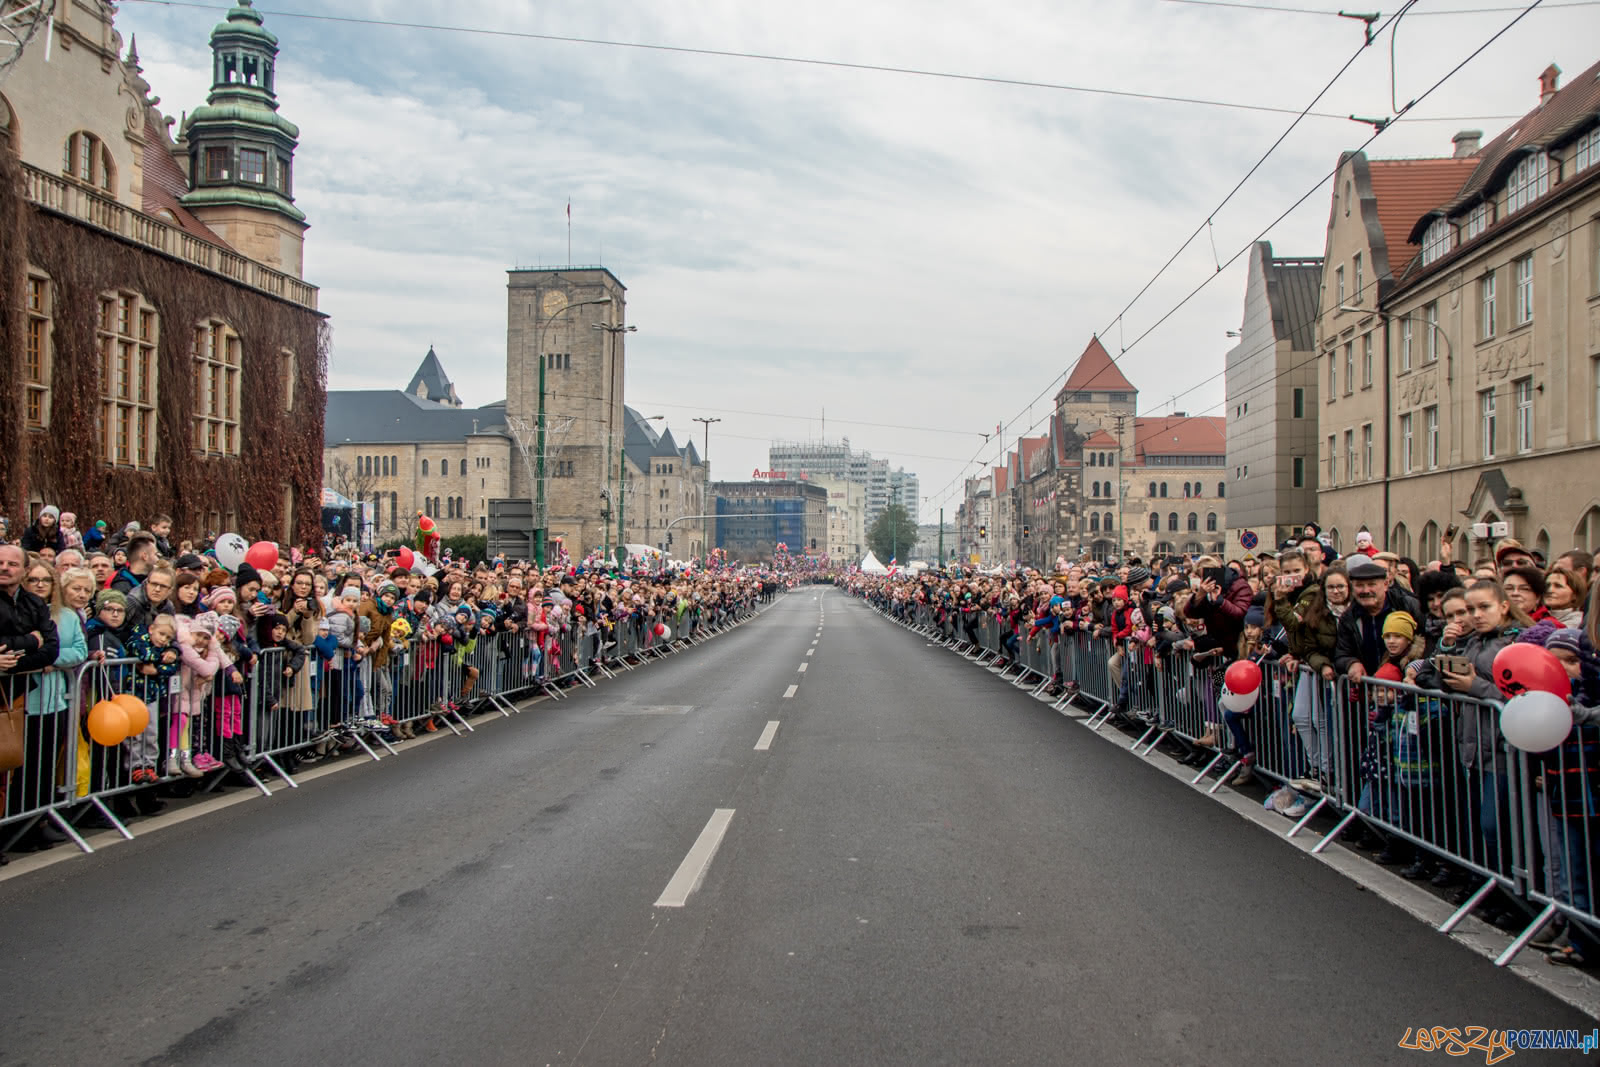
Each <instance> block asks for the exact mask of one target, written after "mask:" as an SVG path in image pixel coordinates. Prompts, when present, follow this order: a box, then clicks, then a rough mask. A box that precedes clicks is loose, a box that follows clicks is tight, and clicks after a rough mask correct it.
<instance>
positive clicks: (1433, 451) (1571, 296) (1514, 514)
mask: <svg viewBox="0 0 1600 1067" xmlns="http://www.w3.org/2000/svg"><path fill="white" fill-rule="evenodd" d="M1559 75H1560V72H1559V71H1558V70H1557V69H1556V68H1555V67H1554V66H1551V67H1550V68H1548V69H1546V70H1545V71H1544V72H1543V73H1542V74H1541V76H1540V78H1539V97H1538V106H1537V107H1535V108H1534V109H1533V110H1532V111H1530V112H1529V113H1528V114H1526V115H1525V116H1523V117H1522V118H1521V119H1520V120H1518V121H1516V122H1514V123H1512V124H1511V125H1510V127H1509V128H1508V129H1507V130H1506V131H1505V132H1504V133H1502V134H1500V135H1499V136H1498V137H1496V138H1494V139H1493V140H1492V141H1490V142H1489V143H1488V144H1487V145H1484V146H1483V147H1481V148H1480V147H1479V144H1478V142H1479V135H1478V134H1477V133H1475V132H1468V133H1463V134H1458V135H1457V137H1456V139H1455V140H1456V153H1455V155H1454V156H1453V157H1451V158H1446V159H1435V160H1420V161H1419V160H1407V161H1384V160H1368V159H1367V158H1366V157H1365V156H1364V155H1363V154H1362V153H1349V154H1346V155H1345V156H1344V157H1343V158H1342V159H1341V161H1340V166H1339V173H1338V182H1337V184H1336V186H1335V195H1334V201H1333V207H1332V211H1331V212H1330V216H1329V225H1328V240H1327V251H1326V259H1327V269H1326V270H1325V272H1324V276H1323V296H1322V301H1321V316H1320V319H1319V324H1318V326H1319V329H1318V342H1319V350H1320V352H1321V354H1322V361H1323V367H1324V375H1325V377H1324V381H1325V382H1326V383H1328V387H1329V390H1328V391H1329V394H1330V395H1328V396H1326V397H1324V399H1323V401H1322V403H1321V404H1320V405H1319V407H1320V409H1321V414H1320V421H1321V424H1322V425H1321V427H1320V436H1321V438H1322V442H1323V447H1322V460H1323V472H1322V473H1323V475H1324V480H1323V482H1322V485H1321V488H1320V490H1319V496H1320V509H1319V510H1320V514H1321V521H1322V523H1323V526H1324V528H1325V529H1326V530H1327V531H1328V533H1329V534H1330V536H1332V537H1333V538H1334V540H1335V543H1336V544H1337V545H1339V546H1340V547H1343V548H1346V549H1348V547H1349V545H1350V544H1351V543H1352V542H1353V539H1354V534H1355V533H1356V532H1357V531H1359V530H1361V529H1363V528H1365V529H1368V530H1370V531H1371V532H1372V534H1373V536H1374V538H1375V539H1376V540H1377V541H1378V542H1379V543H1380V544H1386V545H1387V546H1388V547H1389V548H1391V549H1393V550H1394V551H1397V552H1400V553H1402V554H1405V555H1412V556H1415V557H1417V558H1419V559H1430V558H1434V557H1435V556H1436V555H1437V554H1438V551H1439V546H1440V542H1441V540H1442V539H1443V538H1444V537H1445V536H1446V535H1447V534H1449V535H1451V536H1453V537H1454V539H1455V546H1454V547H1455V551H1456V553H1457V555H1458V557H1460V558H1468V559H1470V558H1473V557H1475V556H1477V555H1480V554H1487V546H1485V545H1481V544H1476V543H1475V542H1474V541H1473V539H1472V537H1471V533H1470V531H1471V528H1472V526H1473V524H1477V523H1488V524H1493V523H1498V522H1505V523H1508V524H1509V527H1510V534H1511V536H1514V537H1516V538H1518V539H1519V540H1521V541H1522V542H1523V543H1524V544H1526V545H1527V546H1528V547H1530V548H1534V549H1537V550H1539V551H1541V552H1543V553H1545V554H1546V556H1551V555H1554V554H1559V553H1560V552H1561V551H1563V550H1565V549H1567V548H1571V547H1574V546H1580V547H1584V548H1587V549H1590V550H1594V549H1600V496H1597V491H1596V489H1595V487H1594V485H1595V483H1594V472H1595V470H1596V469H1597V461H1600V304H1597V294H1600V221H1596V220H1597V217H1600V80H1597V76H1600V64H1596V65H1594V66H1591V67H1590V68H1589V69H1588V70H1585V71H1584V72H1583V73H1582V74H1580V75H1579V76H1578V77H1577V78H1576V79H1575V80H1574V81H1573V82H1572V84H1571V85H1570V86H1568V87H1567V88H1565V89H1561V88H1560V87H1559ZM1373 352H1375V355H1369V353H1373ZM1358 368H1359V369H1358Z"/></svg>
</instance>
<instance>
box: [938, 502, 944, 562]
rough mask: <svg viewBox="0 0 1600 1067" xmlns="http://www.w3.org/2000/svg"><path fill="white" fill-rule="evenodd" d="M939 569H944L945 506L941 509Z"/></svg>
mask: <svg viewBox="0 0 1600 1067" xmlns="http://www.w3.org/2000/svg"><path fill="white" fill-rule="evenodd" d="M939 569H940V570H944V508H940V509H939Z"/></svg>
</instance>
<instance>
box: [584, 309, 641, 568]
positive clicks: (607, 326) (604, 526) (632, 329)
mask: <svg viewBox="0 0 1600 1067" xmlns="http://www.w3.org/2000/svg"><path fill="white" fill-rule="evenodd" d="M594 328H595V329H597V330H603V331H604V332H605V333H607V334H609V335H610V337H611V363H610V379H611V396H610V398H609V401H608V403H609V404H610V405H611V406H613V407H615V405H616V403H617V398H618V397H619V396H620V395H621V393H622V389H621V388H620V387H619V386H618V385H617V334H619V333H637V332H638V329H639V327H637V326H624V325H622V324H621V323H610V322H597V323H595V324H594ZM611 415H612V412H609V411H608V412H606V427H607V429H606V492H607V494H609V495H610V496H611V499H612V500H613V501H615V500H616V496H615V494H614V493H612V486H611V446H612V442H613V441H614V439H615V438H616V430H615V427H614V426H613V425H612V418H611ZM624 462H626V450H624ZM600 530H601V533H600V540H601V542H602V544H601V554H602V555H603V554H604V553H605V551H606V549H605V545H604V542H605V540H606V539H607V538H608V537H609V536H610V534H611V528H610V524H609V523H604V522H602V523H601V527H600ZM618 530H619V531H620V530H621V526H620V524H619V525H618ZM618 543H619V544H620V543H621V537H620V533H619V536H618Z"/></svg>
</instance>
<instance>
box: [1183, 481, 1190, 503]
mask: <svg viewBox="0 0 1600 1067" xmlns="http://www.w3.org/2000/svg"><path fill="white" fill-rule="evenodd" d="M1183 498H1184V499H1185V500H1188V499H1189V483H1188V482H1184V483H1183Z"/></svg>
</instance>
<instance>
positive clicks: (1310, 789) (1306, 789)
mask: <svg viewBox="0 0 1600 1067" xmlns="http://www.w3.org/2000/svg"><path fill="white" fill-rule="evenodd" d="M1289 787H1290V788H1291V789H1294V790H1295V791H1297V792H1300V793H1315V794H1317V795H1318V796H1321V795H1322V783H1321V782H1319V781H1317V780H1316V779H1315V778H1296V779H1294V780H1293V781H1291V782H1290V783H1289Z"/></svg>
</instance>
